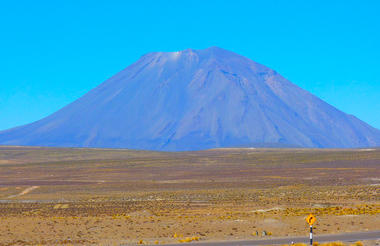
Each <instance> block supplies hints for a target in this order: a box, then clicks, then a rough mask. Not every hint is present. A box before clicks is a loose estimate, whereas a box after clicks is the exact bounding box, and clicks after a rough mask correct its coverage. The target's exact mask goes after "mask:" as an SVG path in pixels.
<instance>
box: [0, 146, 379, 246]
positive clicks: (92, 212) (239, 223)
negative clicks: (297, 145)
mask: <svg viewBox="0 0 380 246" xmlns="http://www.w3.org/2000/svg"><path fill="white" fill-rule="evenodd" d="M311 212H312V213H313V214H315V215H316V217H317V222H316V224H315V228H314V232H315V233H316V234H328V233H342V232H351V231H366V230H380V223H379V221H380V149H358V150H341V149H339V150H312V149H216V150H207V151H197V152H170V153H168V152H149V151H132V150H119V149H70V148H33V147H0V220H1V223H0V245H38V244H41V245H69V244H74V245H120V244H131V245H134V244H165V243H178V242H184V243H186V242H190V241H198V240H199V241H216V240H240V239H242V240H243V239H259V238H260V239H263V238H270V237H280V236H290V235H308V227H307V225H306V222H305V217H306V216H307V215H308V214H309V213H311Z"/></svg>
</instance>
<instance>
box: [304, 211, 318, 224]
mask: <svg viewBox="0 0 380 246" xmlns="http://www.w3.org/2000/svg"><path fill="white" fill-rule="evenodd" d="M316 220H317V219H316V218H315V216H314V215H312V214H310V215H309V216H307V218H306V222H307V223H308V224H309V225H313V224H314V222H315V221H316Z"/></svg>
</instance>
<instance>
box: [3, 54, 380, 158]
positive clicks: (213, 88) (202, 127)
mask: <svg viewBox="0 0 380 246" xmlns="http://www.w3.org/2000/svg"><path fill="white" fill-rule="evenodd" d="M0 144H5V145H40V146H63V147H113V148H119V147H122V148H132V149H147V150H171V151H177V150H199V149H207V148H215V147H233V146H242V145H246V146H260V145H261V146H262V145H279V146H299V147H317V148H336V147H342V148H356V147H374V146H380V131H379V130H377V129H375V128H373V127H371V126H369V125H368V124H366V123H365V122H362V121H361V120H359V119H357V118H356V117H354V116H350V115H348V114H346V113H344V112H341V111H340V110H338V109H336V108H335V107H333V106H331V105H329V104H328V103H326V102H324V101H323V100H321V99H319V98H318V97H316V96H314V95H313V94H311V93H310V92H308V91H306V90H304V89H302V88H300V87H298V86H296V85H295V84H293V83H291V82H290V81H288V80H287V79H285V78H284V77H283V76H281V75H280V74H279V73H277V72H276V71H274V70H272V69H270V68H268V67H266V66H264V65H261V64H259V63H257V62H254V61H252V60H250V59H248V58H246V57H244V56H241V55H239V54H236V53H234V52H231V51H228V50H225V49H221V48H218V47H210V48H208V49H203V50H193V49H186V50H183V51H177V52H151V53H148V54H145V55H143V56H142V57H141V58H140V59H139V60H138V61H136V62H135V63H133V64H131V65H130V66H128V67H127V68H125V69H123V70H122V71H120V72H119V73H117V74H115V75H114V76H112V77H111V78H110V79H108V80H106V81H105V82H104V83H102V84H100V85H99V86H97V87H96V88H94V89H92V90H90V91H89V92H88V93H86V94H85V95H84V96H82V97H81V98H79V99H78V100H76V101H74V102H73V103H71V104H69V105H67V106H65V107H63V108H62V109H60V110H59V111H57V112H55V113H53V114H52V115H50V116H48V117H46V118H44V119H41V120H39V121H37V122H34V123H31V124H28V125H25V126H21V127H17V128H13V129H10V130H6V131H2V132H0Z"/></svg>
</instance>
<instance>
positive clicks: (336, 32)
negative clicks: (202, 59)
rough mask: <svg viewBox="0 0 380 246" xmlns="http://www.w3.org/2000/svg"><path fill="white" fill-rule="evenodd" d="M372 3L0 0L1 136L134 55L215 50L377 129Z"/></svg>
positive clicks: (379, 56)
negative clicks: (244, 60)
mask: <svg viewBox="0 0 380 246" xmlns="http://www.w3.org/2000/svg"><path fill="white" fill-rule="evenodd" d="M379 13H380V1H377V0H373V1H364V0H357V1H349V0H342V1H339V0H334V1H320V0H318V1H317V0H315V1H312V0H310V1H305V0H300V1H297V0H291V1H288V0H283V1H267V0H265V1H264V0H260V1H254V0H247V1H240V0H230V1H222V0H218V1H216V0H215V1H212V0H201V1H196V0H188V1H185V0H177V1H163V0H162V1H160V0H155V1H153V0H152V1H141V0H138V1H137V0H135V1H112V0H107V1H95V0H89V1H84V0H72V1H70V0H64V1H50V0H49V1H38V0H35V1H2V3H1V5H0V23H1V29H0V30H1V31H0V129H6V128H10V127H14V126H18V125H21V124H26V123H29V122H32V121H35V120H38V119H40V118H42V117H45V116H47V115H49V114H50V113H53V112H54V111H56V110H58V109H59V108H61V107H63V106H64V105H66V104H68V103H70V102H72V101H73V100H75V99H77V98H78V97H80V96H81V95H83V94H84V93H85V92H87V91H88V90H90V89H91V88H94V87H95V86H97V85H98V84H100V83H101V82H103V81H104V80H105V79H107V78H109V77H110V76H111V75H113V74H115V73H116V72H118V71H120V70H121V69H123V68H124V67H126V66H128V65H129V64H131V63H132V62H134V61H136V60H137V59H138V58H139V57H140V56H141V55H143V54H145V53H148V52H151V51H176V50H183V49H186V48H195V49H202V48H207V47H209V46H219V47H222V48H225V49H229V50H232V51H235V52H237V53H239V54H242V55H244V56H247V57H249V58H251V59H253V60H255V61H257V62H259V63H262V64H264V65H266V66H269V67H271V68H273V69H275V70H276V71H277V72H279V73H281V74H282V75H283V76H285V77H286V78H288V79H289V80H291V81H292V82H294V83H295V84H297V85H299V86H301V87H302V88H304V89H306V90H308V91H310V92H312V93H314V94H316V95H317V96H319V97H321V98H322V99H323V100H325V101H327V102H328V103H330V104H332V105H334V106H336V107H337V108H339V109H340V110H343V111H344V112H346V113H349V114H353V115H355V116H357V117H359V118H360V119H362V120H364V121H366V122H368V123H369V124H371V125H372V126H374V127H376V128H378V129H380V14H379Z"/></svg>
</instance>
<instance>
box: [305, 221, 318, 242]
mask: <svg viewBox="0 0 380 246" xmlns="http://www.w3.org/2000/svg"><path fill="white" fill-rule="evenodd" d="M316 220H317V219H316V218H315V216H314V215H312V214H310V215H309V216H307V218H306V222H307V223H308V224H309V226H310V245H311V246H312V245H313V224H314V222H315V221H316Z"/></svg>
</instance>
